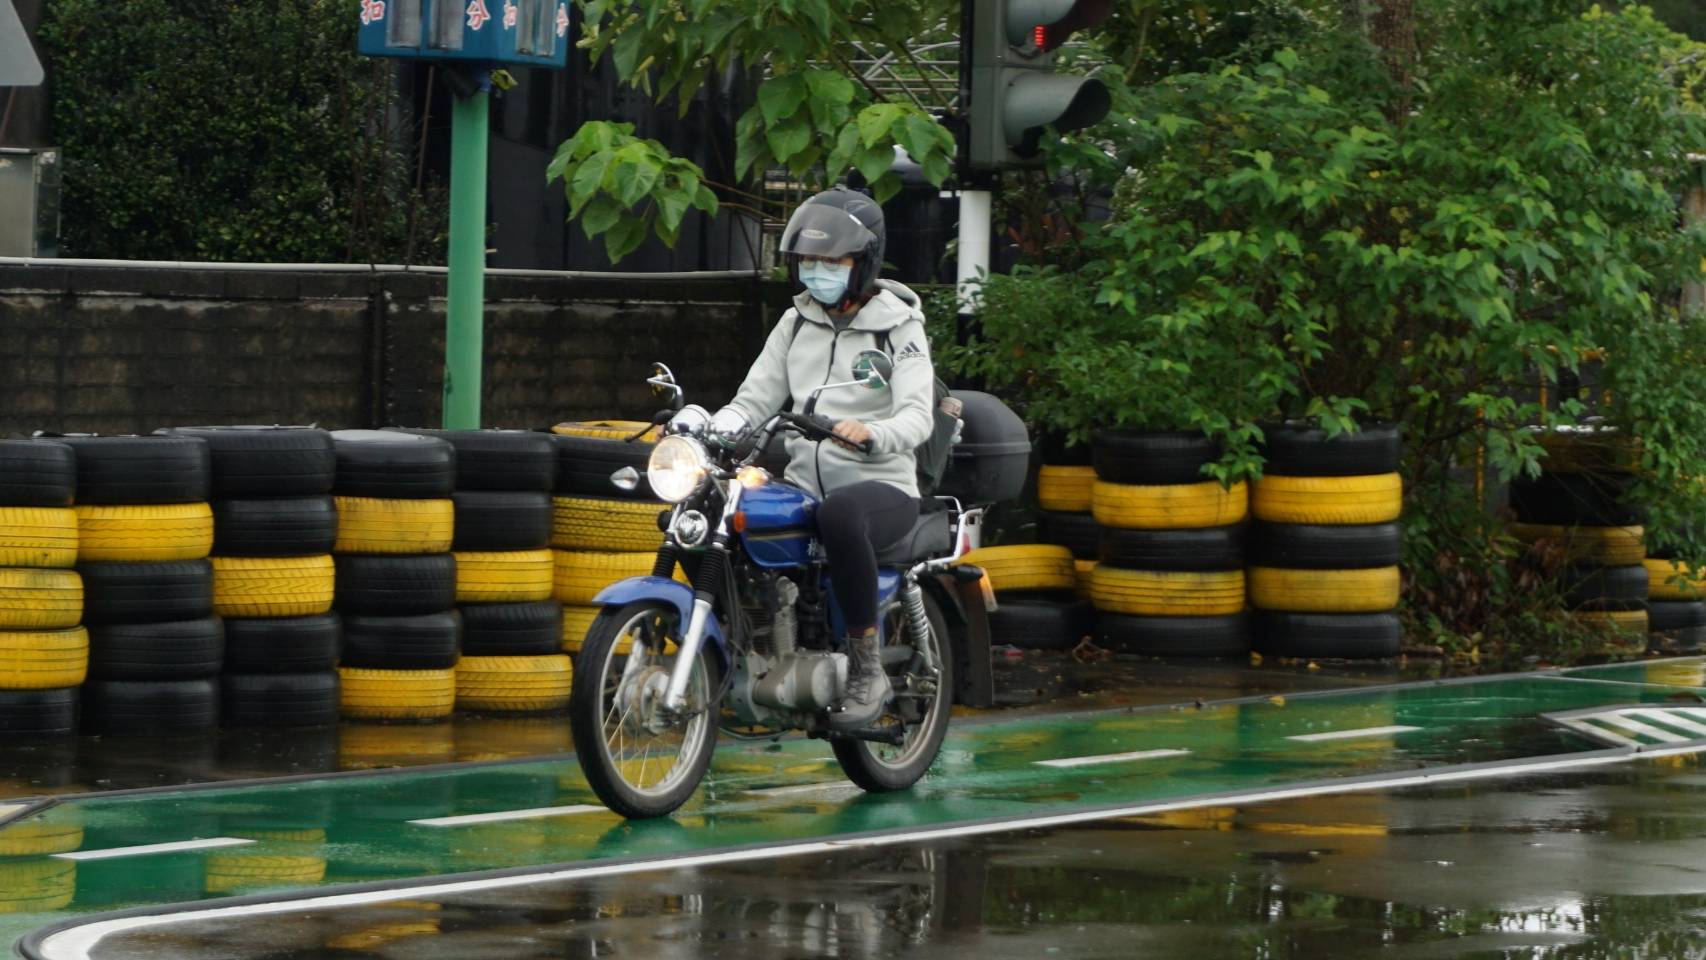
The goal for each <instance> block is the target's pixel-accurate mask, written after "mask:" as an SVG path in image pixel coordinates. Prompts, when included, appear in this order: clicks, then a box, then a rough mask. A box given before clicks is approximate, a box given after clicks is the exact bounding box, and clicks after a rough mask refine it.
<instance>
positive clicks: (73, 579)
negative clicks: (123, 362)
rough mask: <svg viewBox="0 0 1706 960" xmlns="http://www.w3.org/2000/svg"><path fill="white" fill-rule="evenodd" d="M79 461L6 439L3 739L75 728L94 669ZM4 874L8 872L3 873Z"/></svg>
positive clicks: (49, 445) (1, 524)
mask: <svg viewBox="0 0 1706 960" xmlns="http://www.w3.org/2000/svg"><path fill="white" fill-rule="evenodd" d="M76 487H77V455H76V453H75V452H74V451H73V450H72V448H71V447H70V446H69V445H67V444H64V443H57V442H52V441H46V440H0V737H3V738H6V739H15V738H27V737H36V736H44V735H49V734H66V733H71V732H73V731H74V730H75V729H76V725H77V708H78V701H79V686H80V685H81V684H82V683H83V681H84V678H85V675H86V673H87V671H88V666H89V635H88V632H87V631H86V630H85V629H84V628H83V627H82V626H80V624H81V623H82V622H83V587H82V578H81V577H80V576H79V575H78V574H77V572H76V571H74V570H73V569H71V568H72V567H74V566H75V565H76V563H77V513H76V511H74V510H73V509H72V507H71V504H72V501H73V497H74V495H75V492H76ZM0 866H3V865H0Z"/></svg>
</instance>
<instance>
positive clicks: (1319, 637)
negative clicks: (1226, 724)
mask: <svg viewBox="0 0 1706 960" xmlns="http://www.w3.org/2000/svg"><path fill="white" fill-rule="evenodd" d="M1399 453H1400V437H1399V434H1398V428H1397V427H1396V426H1392V425H1386V424H1370V425H1367V426H1364V427H1363V428H1362V429H1361V430H1360V431H1358V432H1357V433H1354V434H1343V435H1340V436H1336V437H1331V438H1329V437H1328V436H1327V434H1326V433H1325V431H1323V430H1321V429H1318V428H1316V427H1313V426H1309V425H1297V424H1284V425H1278V426H1274V427H1270V428H1268V430H1267V431H1266V441H1265V454H1266V458H1267V463H1266V466H1265V467H1264V471H1263V475H1262V479H1261V480H1259V481H1257V482H1256V484H1255V487H1254V490H1253V491H1252V494H1251V504H1250V509H1251V513H1252V514H1253V516H1254V518H1255V522H1254V523H1253V524H1252V527H1251V532H1250V567H1249V570H1248V582H1249V594H1250V604H1251V606H1252V607H1253V608H1254V610H1255V611H1256V613H1255V637H1254V643H1255V648H1256V650H1257V651H1258V652H1259V653H1262V654H1265V655H1272V656H1279V657H1297V658H1307V659H1317V658H1321V659H1326V658H1331V659H1381V658H1387V657H1395V656H1397V655H1398V653H1399V650H1400V648H1401V635H1400V630H1399V622H1398V614H1397V607H1398V597H1399V586H1400V577H1399V570H1398V559H1399V549H1400V545H1401V537H1402V530H1401V528H1400V526H1399V524H1398V518H1399V516H1400V514H1401V513H1402V511H1403V481H1402V479H1401V478H1400V477H1399V475H1398V458H1399Z"/></svg>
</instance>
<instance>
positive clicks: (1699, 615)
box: [1644, 549, 1706, 654]
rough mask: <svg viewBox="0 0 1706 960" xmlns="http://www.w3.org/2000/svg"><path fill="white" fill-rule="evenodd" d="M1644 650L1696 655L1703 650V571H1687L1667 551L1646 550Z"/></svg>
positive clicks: (1705, 621)
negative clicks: (1645, 646) (1646, 585)
mask: <svg viewBox="0 0 1706 960" xmlns="http://www.w3.org/2000/svg"><path fill="white" fill-rule="evenodd" d="M1644 566H1645V567H1646V569H1647V584H1648V588H1647V649H1648V651H1650V652H1653V653H1666V654H1673V653H1698V652H1700V651H1701V650H1702V649H1703V648H1706V571H1701V570H1699V569H1695V568H1690V567H1689V566H1688V565H1687V564H1684V563H1681V562H1679V561H1677V560H1676V559H1675V557H1674V556H1672V555H1671V554H1670V552H1669V551H1667V550H1663V549H1660V550H1651V549H1650V550H1649V551H1648V556H1647V559H1646V561H1645V562H1644Z"/></svg>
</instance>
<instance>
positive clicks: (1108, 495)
mask: <svg viewBox="0 0 1706 960" xmlns="http://www.w3.org/2000/svg"><path fill="white" fill-rule="evenodd" d="M1249 510H1250V488H1249V487H1248V486H1247V485H1245V484H1243V483H1235V484H1233V485H1232V486H1231V487H1230V488H1227V487H1223V486H1221V485H1220V483H1219V482H1218V481H1215V480H1208V481H1205V482H1203V483H1174V484H1156V485H1142V486H1139V485H1135V484H1127V483H1108V482H1107V481H1105V480H1097V481H1096V484H1095V487H1094V488H1093V491H1092V494H1091V504H1090V512H1091V513H1092V514H1094V515H1095V517H1096V522H1097V523H1099V524H1101V525H1102V526H1104V527H1126V528H1128V529H1134V530H1188V529H1195V528H1198V527H1226V526H1231V525H1232V524H1234V523H1238V522H1239V521H1241V520H1243V519H1244V517H1245V516H1246V515H1247V514H1248V513H1249Z"/></svg>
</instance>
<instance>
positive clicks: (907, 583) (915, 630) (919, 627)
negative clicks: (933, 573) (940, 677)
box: [900, 574, 941, 674]
mask: <svg viewBox="0 0 1706 960" xmlns="http://www.w3.org/2000/svg"><path fill="white" fill-rule="evenodd" d="M900 594H901V598H902V599H903V600H904V601H905V602H906V624H907V626H908V627H910V628H911V631H912V637H913V641H912V643H913V647H912V648H913V649H914V650H916V651H918V655H919V656H921V657H923V658H924V664H925V666H926V667H928V668H929V670H930V672H931V674H935V673H937V672H938V671H937V669H936V654H935V651H934V646H933V644H932V643H931V639H932V638H931V630H930V615H929V613H927V612H925V609H924V588H923V587H921V586H919V585H918V578H917V577H916V576H913V575H912V574H908V575H907V576H906V577H905V579H904V580H902V582H901V588H900ZM935 639H936V640H937V641H940V640H941V638H940V637H936V638H935Z"/></svg>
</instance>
